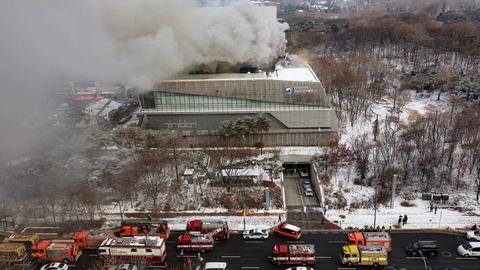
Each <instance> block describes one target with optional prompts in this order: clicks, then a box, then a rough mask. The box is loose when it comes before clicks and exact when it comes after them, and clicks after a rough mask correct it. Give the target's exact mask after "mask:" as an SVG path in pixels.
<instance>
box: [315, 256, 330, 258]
mask: <svg viewBox="0 0 480 270" xmlns="http://www.w3.org/2000/svg"><path fill="white" fill-rule="evenodd" d="M315 258H317V259H331V258H332V257H331V256H330V257H319V256H317V257H315Z"/></svg>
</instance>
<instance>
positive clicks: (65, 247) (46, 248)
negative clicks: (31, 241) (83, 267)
mask: <svg viewBox="0 0 480 270" xmlns="http://www.w3.org/2000/svg"><path fill="white" fill-rule="evenodd" d="M80 255H82V251H81V250H80V247H79V246H78V245H77V244H76V243H75V241H73V240H42V241H40V242H38V243H37V244H36V245H34V246H33V247H32V259H34V260H35V259H36V260H41V261H46V262H64V263H69V262H76V261H77V260H78V258H80Z"/></svg>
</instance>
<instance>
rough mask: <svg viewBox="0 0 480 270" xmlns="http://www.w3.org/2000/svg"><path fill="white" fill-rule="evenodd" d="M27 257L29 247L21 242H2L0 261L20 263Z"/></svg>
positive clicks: (0, 245) (0, 244)
mask: <svg viewBox="0 0 480 270" xmlns="http://www.w3.org/2000/svg"><path fill="white" fill-rule="evenodd" d="M26 258H27V249H26V248H25V246H24V245H23V244H21V243H0V263H19V262H23V261H24V260H25V259H26Z"/></svg>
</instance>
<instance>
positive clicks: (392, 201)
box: [390, 174, 397, 209]
mask: <svg viewBox="0 0 480 270" xmlns="http://www.w3.org/2000/svg"><path fill="white" fill-rule="evenodd" d="M396 187H397V175H396V174H394V175H393V180H392V198H391V199H390V208H392V209H393V206H394V204H395V203H394V200H395V189H396Z"/></svg>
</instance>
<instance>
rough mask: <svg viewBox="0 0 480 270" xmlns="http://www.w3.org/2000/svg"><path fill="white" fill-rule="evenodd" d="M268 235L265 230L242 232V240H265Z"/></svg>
mask: <svg viewBox="0 0 480 270" xmlns="http://www.w3.org/2000/svg"><path fill="white" fill-rule="evenodd" d="M269 235H270V233H269V231H268V230H267V229H253V230H247V231H244V232H243V239H267V238H268V236H269Z"/></svg>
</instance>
